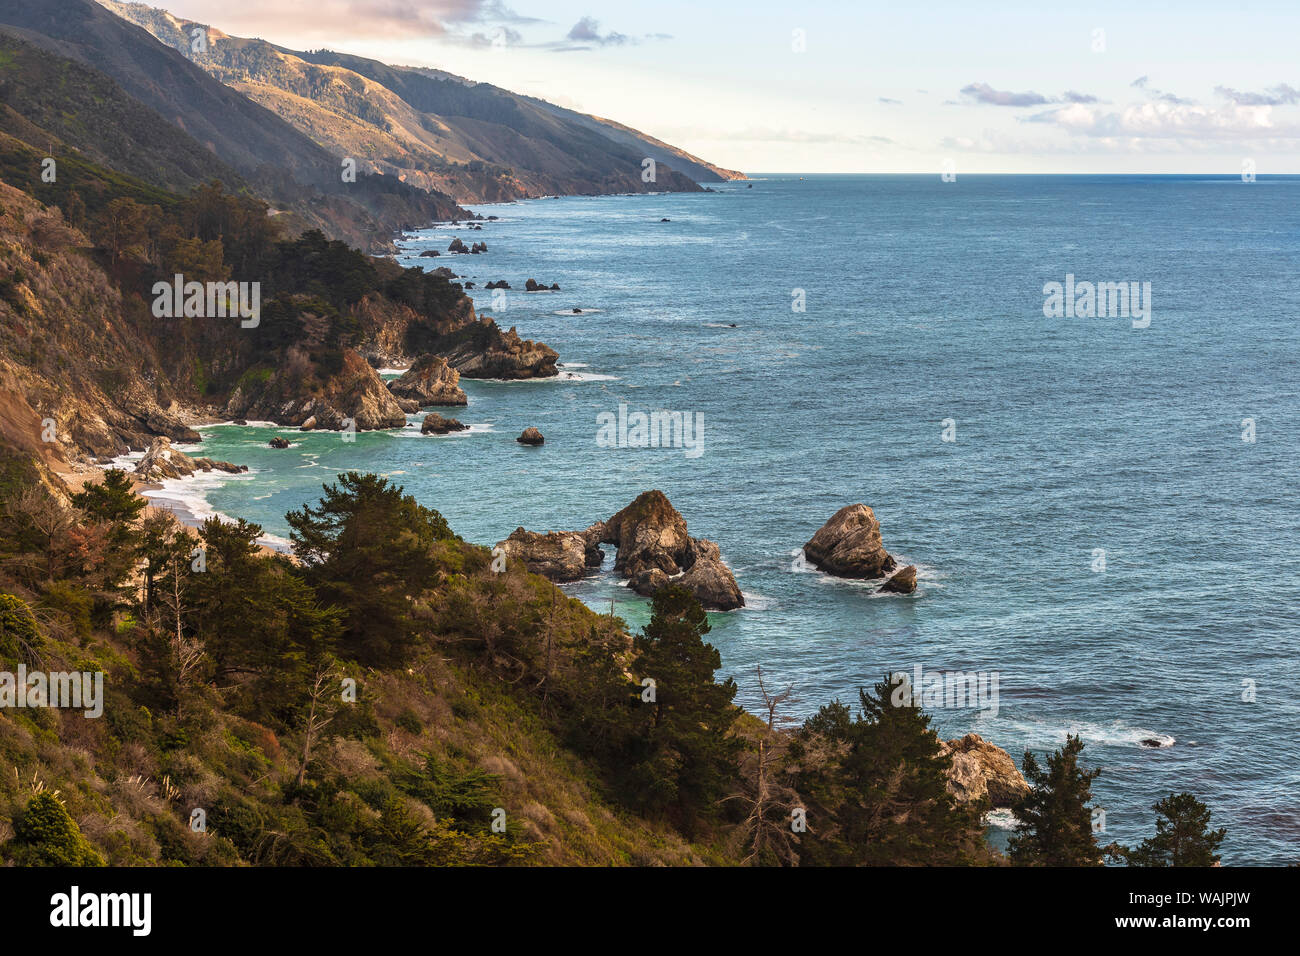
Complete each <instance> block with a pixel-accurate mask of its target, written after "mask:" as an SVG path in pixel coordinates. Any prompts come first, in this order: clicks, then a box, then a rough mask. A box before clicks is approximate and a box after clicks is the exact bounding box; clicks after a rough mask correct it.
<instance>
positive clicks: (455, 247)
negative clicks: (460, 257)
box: [447, 236, 469, 253]
mask: <svg viewBox="0 0 1300 956" xmlns="http://www.w3.org/2000/svg"><path fill="white" fill-rule="evenodd" d="M447 251H448V252H464V253H468V252H469V246H467V245H465V243H464V242H462V241H461V238H460V236H457V237H456V238H455V239H453V240H452V241H451V245H449V246H448V247H447Z"/></svg>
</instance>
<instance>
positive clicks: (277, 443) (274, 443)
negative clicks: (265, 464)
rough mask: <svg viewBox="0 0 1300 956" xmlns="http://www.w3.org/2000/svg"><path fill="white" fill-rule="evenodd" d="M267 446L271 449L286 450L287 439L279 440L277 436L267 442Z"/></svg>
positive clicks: (287, 445)
mask: <svg viewBox="0 0 1300 956" xmlns="http://www.w3.org/2000/svg"><path fill="white" fill-rule="evenodd" d="M267 444H268V445H270V446H271V447H272V448H288V447H289V439H287V438H281V437H280V436H279V435H277V436H276V437H274V438H272V439H271V440H270V441H269V442H267Z"/></svg>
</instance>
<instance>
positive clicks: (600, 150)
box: [101, 0, 743, 202]
mask: <svg viewBox="0 0 1300 956" xmlns="http://www.w3.org/2000/svg"><path fill="white" fill-rule="evenodd" d="M101 3H102V5H103V6H104V7H105V8H106V9H108V10H111V11H112V12H114V13H116V14H117V15H118V16H120V17H122V18H123V19H125V20H128V21H130V22H132V23H134V24H136V25H138V26H140V27H143V28H144V29H146V30H148V31H149V32H150V33H151V34H153V35H154V36H155V37H157V39H158V40H159V41H161V42H162V43H164V44H166V45H167V46H169V47H171V48H172V49H174V50H177V51H179V52H180V53H181V54H183V55H185V56H188V57H190V58H191V59H192V61H193V62H194V63H195V64H197V65H198V66H201V67H202V68H203V69H205V70H206V71H207V72H208V73H210V74H211V75H212V76H213V77H215V78H216V79H218V80H220V81H221V82H222V83H224V84H226V85H227V86H229V87H231V88H232V89H235V90H238V91H239V92H240V93H243V94H244V95H245V96H247V97H248V98H249V99H250V100H252V101H254V102H256V103H259V104H261V105H262V106H264V107H266V108H267V109H268V110H270V111H272V112H274V113H275V114H276V115H277V116H279V117H281V118H282V119H283V120H285V122H287V123H289V124H290V125H292V126H293V127H294V128H296V129H298V130H299V131H301V132H302V133H304V134H306V135H307V136H309V137H311V138H312V139H313V140H314V141H316V142H317V143H320V144H322V145H323V146H325V147H326V148H327V149H329V150H330V151H331V152H333V153H335V154H336V155H339V156H351V157H355V158H356V159H357V160H358V162H359V163H362V164H364V165H365V166H366V167H367V168H368V169H369V170H371V171H373V172H381V173H384V174H385V175H390V176H395V177H397V178H398V179H400V180H402V181H404V182H408V183H414V184H416V185H419V186H422V187H424V188H426V189H433V190H438V191H441V192H445V193H447V194H448V195H450V196H451V197H452V198H454V199H456V200H457V201H459V202H499V201H503V200H510V199H521V198H525V197H535V196H541V195H558V194H576V195H595V194H601V193H610V192H647V191H670V192H690V191H695V190H698V189H700V188H701V187H700V186H699V185H698V184H697V183H699V182H718V181H721V180H729V179H739V178H743V175H742V174H741V173H738V172H735V171H733V170H726V169H721V168H719V167H717V166H714V165H712V164H710V163H707V162H705V161H704V160H701V159H699V158H697V157H695V156H692V155H690V154H689V153H687V152H685V151H683V150H681V149H678V148H676V147H674V146H670V145H669V144H667V143H664V142H662V141H660V140H657V139H655V138H653V137H650V136H647V135H645V134H643V133H640V132H638V131H636V130H633V129H631V128H629V127H626V126H623V125H621V124H618V123H614V122H612V121H610V120H605V119H601V118H599V117H594V116H587V115H584V114H582V113H578V112H576V111H574V110H570V109H565V108H563V107H559V106H556V105H554V104H551V103H547V102H545V101H544V100H540V99H536V98H534V97H528V96H520V95H518V94H515V93H511V92H509V91H507V90H503V89H501V88H500V87H497V86H493V85H492V84H490V83H476V82H474V81H472V80H468V79H465V78H463V77H459V76H456V75H454V74H451V73H447V72H443V71H440V70H431V69H425V68H416V67H402V66H390V65H387V64H384V63H380V62H379V61H377V60H372V59H366V58H364V57H359V56H350V55H348V54H343V53H336V52H332V51H329V50H318V51H313V52H303V51H297V50H289V49H286V48H284V47H280V46H276V45H274V44H272V43H269V42H267V41H265V40H260V39H246V38H242V37H235V36H229V35H227V34H225V33H223V32H221V31H220V30H219V29H217V28H215V27H213V26H210V25H207V24H200V23H196V22H193V21H190V20H184V19H180V18H177V17H175V16H173V15H172V14H170V13H168V12H167V11H165V10H158V9H154V8H153V7H149V6H146V5H145V4H141V3H118V2H115V0H101ZM196 30H199V31H200V36H201V37H202V38H203V39H204V46H205V47H206V48H205V49H203V50H201V51H195V50H194V37H195V31H196ZM646 159H653V160H654V161H655V164H656V168H655V177H654V179H653V181H650V182H645V181H643V178H642V170H643V165H642V164H643V162H644V160H646Z"/></svg>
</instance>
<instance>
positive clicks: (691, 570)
mask: <svg viewBox="0 0 1300 956" xmlns="http://www.w3.org/2000/svg"><path fill="white" fill-rule="evenodd" d="M601 542H602V543H604V544H612V545H615V546H616V547H617V548H618V555H617V557H616V558H615V560H614V569H615V570H616V571H619V572H621V573H623V574H626V575H627V576H628V578H630V581H629V586H630V587H631V588H632V589H633V590H635V591H636V592H637V593H638V594H643V595H646V596H647V597H648V596H651V595H653V594H654V593H655V592H656V591H658V590H659V589H660V588H661V587H663V586H664V585H665V584H667V583H670V582H671V583H674V584H680V585H682V586H683V587H685V588H687V589H689V590H690V591H691V593H692V594H694V595H695V597H696V598H697V599H698V600H699V602H700V603H701V604H702V605H704V607H706V608H708V609H709V610H715V611H730V610H734V609H735V608H739V607H744V606H745V598H744V595H742V594H741V592H740V586H739V585H738V584H737V583H736V578H735V576H734V575H733V574H732V573H731V570H730V569H729V568H728V567H727V566H726V565H725V564H723V563H722V554H721V552H720V550H719V548H718V546H717V545H716V544H714V543H713V542H712V541H709V540H708V539H707V538H692V537H691V536H690V535H689V534H687V530H686V519H685V518H683V517H682V516H681V513H680V512H678V510H677V509H676V508H674V507H673V506H672V503H671V502H669V500H668V497H667V495H665V494H664V493H663V492H662V491H657V490H656V491H647V492H644V493H642V494H640V495H638V496H637V498H636V500H635V501H633V502H632V503H631V504H630V505H628V506H627V507H626V508H624V509H623V510H622V511H620V512H618V513H617V514H616V515H614V516H613V517H612V518H610V519H609V520H608V521H607V522H605V527H604V533H603V534H602V536H601ZM656 572H657V573H656Z"/></svg>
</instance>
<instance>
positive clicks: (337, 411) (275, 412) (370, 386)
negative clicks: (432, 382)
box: [225, 349, 406, 431]
mask: <svg viewBox="0 0 1300 956" xmlns="http://www.w3.org/2000/svg"><path fill="white" fill-rule="evenodd" d="M290 378H291V377H290V376H284V377H283V379H275V380H273V381H272V387H268V388H264V389H262V390H261V391H259V392H258V393H257V394H256V396H252V395H246V394H245V393H244V392H243V390H242V389H240V388H236V389H235V391H234V392H233V393H232V395H231V397H230V401H229V402H228V403H227V404H226V411H225V414H226V415H227V416H228V417H230V418H235V417H241V418H262V419H266V420H268V421H273V422H278V423H279V424H281V425H301V426H303V427H304V430H309V429H307V428H306V426H307V425H308V423H311V428H322V429H329V430H335V431H337V430H339V429H342V428H343V427H344V419H351V420H352V422H353V423H354V426H355V428H356V429H357V431H370V430H373V429H377V428H401V427H402V426H403V425H405V424H406V413H405V412H403V411H402V408H401V406H400V405H398V404H397V400H396V399H395V398H394V397H393V395H392V393H391V392H389V390H388V387H387V386H386V385H385V384H384V382H383V380H382V379H381V378H380V377H379V375H378V373H377V372H375V370H374V369H373V368H371V367H370V365H369V364H368V363H367V362H366V360H365V359H363V358H362V357H361V355H360V354H359V353H357V352H356V351H354V350H352V349H346V350H345V351H344V352H343V361H342V366H341V368H340V369H339V370H338V371H337V372H336V373H335V374H333V375H332V376H330V378H329V379H327V380H326V381H325V382H324V383H323V384H322V385H320V386H319V387H318V388H316V389H313V390H312V393H311V394H309V395H303V394H301V392H300V391H298V390H296V389H293V388H292V386H291V382H290V381H289V379H290Z"/></svg>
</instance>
